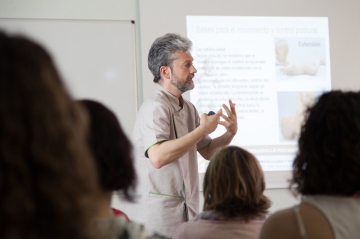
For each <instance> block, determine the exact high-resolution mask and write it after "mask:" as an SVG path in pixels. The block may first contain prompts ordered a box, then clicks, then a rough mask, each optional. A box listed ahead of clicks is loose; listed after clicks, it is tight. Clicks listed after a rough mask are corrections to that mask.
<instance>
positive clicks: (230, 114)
mask: <svg viewBox="0 0 360 239" xmlns="http://www.w3.org/2000/svg"><path fill="white" fill-rule="evenodd" d="M222 106H223V108H224V109H225V111H226V113H227V116H226V115H224V114H221V118H223V119H224V121H219V124H221V125H223V126H224V127H225V128H226V130H227V132H228V133H230V134H232V135H235V134H236V132H237V129H238V127H237V116H236V110H235V104H234V103H233V102H232V101H231V100H229V106H230V109H229V108H228V106H227V105H225V104H223V105H222Z"/></svg>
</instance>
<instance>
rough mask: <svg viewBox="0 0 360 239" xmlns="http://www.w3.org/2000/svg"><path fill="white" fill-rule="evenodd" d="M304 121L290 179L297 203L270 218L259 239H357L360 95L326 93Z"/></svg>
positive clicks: (359, 223)
mask: <svg viewBox="0 0 360 239" xmlns="http://www.w3.org/2000/svg"><path fill="white" fill-rule="evenodd" d="M305 119H306V122H305V125H304V126H303V127H302V130H301V134H300V139H299V152H298V154H297V156H296V158H295V160H294V163H293V169H294V171H293V178H292V181H291V186H293V189H294V191H295V193H296V194H299V195H302V196H303V197H302V202H301V204H300V205H297V206H295V207H293V208H289V209H286V210H282V211H279V212H277V213H275V214H273V215H272V216H270V217H269V219H268V220H267V221H266V222H265V224H264V226H263V229H262V232H261V235H260V238H261V239H270V238H278V239H282V238H284V239H285V238H286V239H290V238H291V239H297V238H299V239H300V238H308V239H313V238H328V239H352V238H359V235H360V177H359V175H360V140H359V139H360V93H359V92H357V93H355V92H346V93H345V92H340V91H333V92H329V93H325V94H323V95H322V96H321V97H320V98H319V99H318V101H317V103H316V104H315V105H314V106H312V107H310V108H309V109H308V110H307V114H306V117H305Z"/></svg>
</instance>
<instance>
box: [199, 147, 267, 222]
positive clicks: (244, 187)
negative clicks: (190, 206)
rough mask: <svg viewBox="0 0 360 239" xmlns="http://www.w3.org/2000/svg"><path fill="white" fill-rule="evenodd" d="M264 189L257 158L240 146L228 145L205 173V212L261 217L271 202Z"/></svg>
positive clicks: (231, 215)
mask: <svg viewBox="0 0 360 239" xmlns="http://www.w3.org/2000/svg"><path fill="white" fill-rule="evenodd" d="M264 190H265V180H264V173H263V171H262V169H261V167H260V165H259V163H258V161H257V159H256V158H255V157H254V156H253V155H252V154H251V153H249V152H248V151H246V150H244V149H242V148H240V147H237V146H229V147H225V148H223V149H221V150H220V151H219V152H217V153H216V154H215V155H214V156H213V157H212V158H211V160H210V164H209V166H208V168H207V170H206V173H205V177H204V211H206V210H213V211H215V212H218V213H220V214H221V215H223V216H224V217H225V218H235V217H239V216H241V217H244V219H245V220H249V219H251V218H253V217H257V216H261V215H263V214H266V213H267V212H268V209H269V208H270V205H271V202H270V200H269V199H268V198H267V197H266V196H265V195H264V194H263V193H264Z"/></svg>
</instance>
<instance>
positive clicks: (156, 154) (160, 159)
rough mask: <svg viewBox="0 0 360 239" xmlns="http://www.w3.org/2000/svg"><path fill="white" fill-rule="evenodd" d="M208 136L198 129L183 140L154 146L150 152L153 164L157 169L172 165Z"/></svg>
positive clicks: (182, 138) (169, 141)
mask: <svg viewBox="0 0 360 239" xmlns="http://www.w3.org/2000/svg"><path fill="white" fill-rule="evenodd" d="M206 135H207V134H206V132H204V130H202V129H201V128H199V127H198V128H196V129H195V130H194V131H192V132H190V133H188V134H187V135H184V136H183V137H181V138H178V139H174V140H168V141H164V142H162V143H158V144H156V145H153V146H152V147H151V148H150V149H149V150H148V156H149V159H150V162H151V164H152V165H153V166H154V167H155V168H161V167H162V166H164V165H166V164H169V163H172V162H173V161H175V160H177V159H179V158H180V157H181V156H183V155H184V154H186V153H187V152H189V151H190V149H191V148H192V147H194V146H195V145H196V144H197V143H198V142H199V141H200V140H201V139H202V138H203V137H205V136H206Z"/></svg>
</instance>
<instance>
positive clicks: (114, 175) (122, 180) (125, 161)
mask: <svg viewBox="0 0 360 239" xmlns="http://www.w3.org/2000/svg"><path fill="white" fill-rule="evenodd" d="M80 102H81V103H82V104H83V105H84V106H85V108H86V109H87V110H88V113H89V116H90V121H91V122H90V147H91V149H92V151H93V155H94V158H95V161H96V165H97V169H98V173H99V180H100V184H101V186H102V189H103V190H104V191H120V192H121V193H122V194H121V195H122V196H124V198H125V199H126V200H128V201H134V195H133V192H134V191H135V187H136V174H135V168H134V166H133V155H132V145H131V143H130V141H129V139H128V138H127V136H126V135H125V133H124V131H123V130H122V128H121V125H120V123H119V121H118V119H117V117H116V116H115V114H114V113H113V112H112V111H111V110H110V109H108V108H107V107H106V106H104V105H103V104H101V103H99V102H96V101H93V100H81V101H80Z"/></svg>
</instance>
